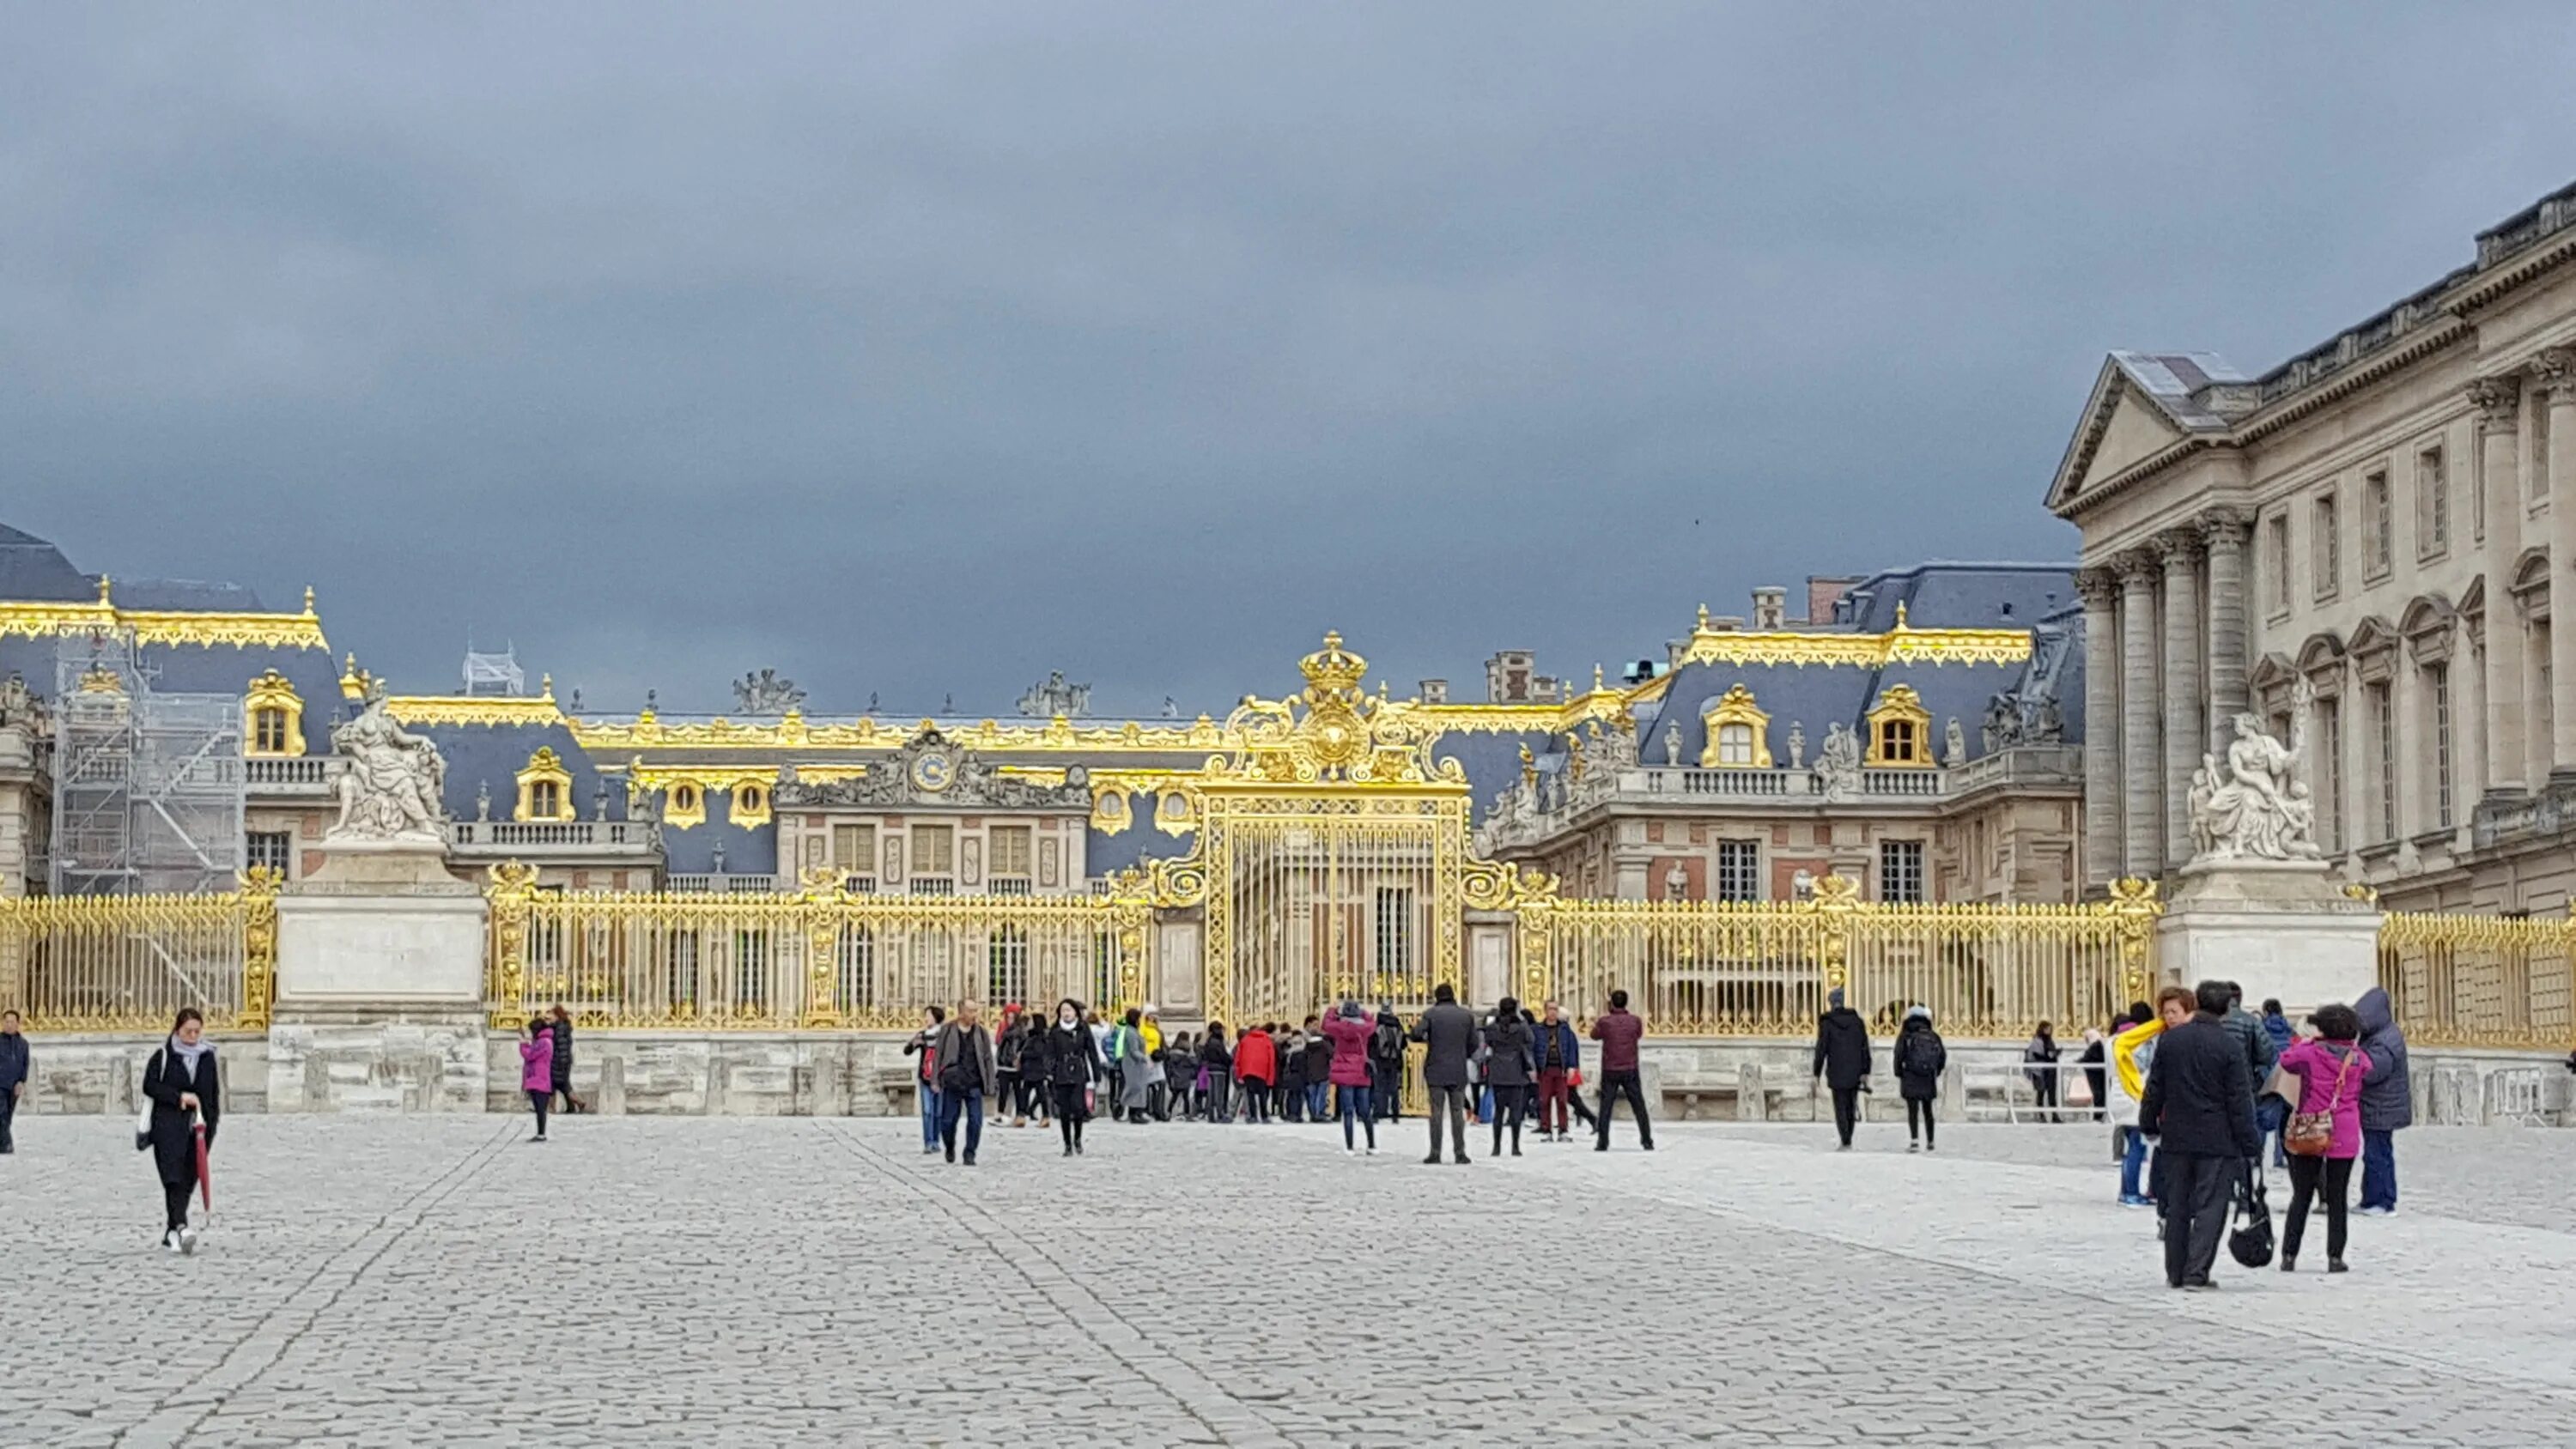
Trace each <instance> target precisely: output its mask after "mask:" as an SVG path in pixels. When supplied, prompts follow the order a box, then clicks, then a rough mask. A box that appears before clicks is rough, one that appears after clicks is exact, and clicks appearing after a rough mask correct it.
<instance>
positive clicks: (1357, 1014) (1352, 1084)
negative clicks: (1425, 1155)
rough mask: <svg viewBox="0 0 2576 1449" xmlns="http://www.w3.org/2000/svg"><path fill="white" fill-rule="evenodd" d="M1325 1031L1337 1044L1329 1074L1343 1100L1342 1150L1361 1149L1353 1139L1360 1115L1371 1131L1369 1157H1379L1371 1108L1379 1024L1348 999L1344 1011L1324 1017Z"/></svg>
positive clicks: (1348, 1152) (1375, 1126)
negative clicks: (1372, 1052)
mask: <svg viewBox="0 0 2576 1449" xmlns="http://www.w3.org/2000/svg"><path fill="white" fill-rule="evenodd" d="M1321 1030H1322V1031H1323V1034H1324V1039H1325V1040H1326V1041H1328V1042H1331V1043H1332V1046H1333V1063H1332V1067H1331V1070H1330V1073H1329V1075H1330V1076H1331V1078H1332V1083H1333V1095H1334V1097H1335V1098H1336V1099H1338V1101H1339V1103H1340V1108H1339V1110H1340V1112H1341V1116H1342V1152H1343V1153H1344V1154H1345V1155H1348V1154H1350V1153H1352V1152H1354V1151H1357V1150H1358V1149H1357V1148H1356V1147H1354V1146H1353V1145H1352V1141H1351V1138H1352V1133H1351V1119H1352V1118H1353V1117H1357V1118H1358V1119H1359V1124H1360V1126H1361V1127H1362V1128H1363V1129H1365V1130H1366V1131H1367V1133H1368V1150H1369V1156H1371V1157H1375V1156H1377V1113H1376V1112H1374V1111H1372V1110H1371V1109H1370V1100H1369V1099H1370V1078H1369V1042H1370V1041H1371V1040H1372V1039H1373V1038H1374V1037H1376V1035H1377V1026H1376V1024H1375V1023H1374V1022H1372V1021H1370V1020H1369V1015H1368V1013H1367V1012H1366V1011H1365V1010H1363V1009H1362V1008H1361V1006H1360V1004H1359V1003H1358V1002H1357V1001H1351V1000H1345V1001H1344V1002H1343V1003H1342V1007H1341V1010H1339V1011H1336V1012H1334V1013H1333V1014H1332V1015H1330V1016H1327V1017H1325V1018H1324V1022H1323V1026H1322V1028H1321Z"/></svg>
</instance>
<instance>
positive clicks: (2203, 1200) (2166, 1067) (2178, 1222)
mask: <svg viewBox="0 0 2576 1449" xmlns="http://www.w3.org/2000/svg"><path fill="white" fill-rule="evenodd" d="M2192 995H2193V1004H2194V1005H2195V1006H2196V1007H2197V1008H2198V1009H2197V1010H2196V1011H2194V1012H2193V1013H2192V1016H2191V1019H2190V1020H2188V1021H2186V1022H2184V1023H2183V1024H2182V1025H2180V1026H2177V1027H2174V1028H2172V1029H2171V1030H2169V1031H2167V1032H2165V1033H2164V1035H2163V1036H2162V1037H2161V1038H2159V1039H2158V1040H2157V1042H2156V1059H2155V1062H2154V1064H2153V1065H2151V1066H2150V1067H2148V1069H2147V1090H2146V1095H2145V1096H2144V1097H2142V1098H2141V1099H2139V1103H2138V1125H2139V1126H2140V1127H2141V1128H2142V1129H2144V1130H2145V1131H2147V1132H2148V1133H2150V1134H2153V1135H2154V1136H2155V1137H2156V1138H2157V1142H2156V1156H2157V1158H2158V1159H2160V1160H2161V1162H2162V1163H2163V1181H2162V1183H2161V1184H2160V1185H2159V1187H2158V1190H2157V1194H2156V1195H2157V1196H2158V1197H2159V1198H2161V1199H2163V1200H2164V1202H2165V1209H2164V1214H2165V1231H2164V1240H2165V1241H2164V1250H2165V1251H2164V1258H2165V1282H2166V1283H2167V1284H2169V1285H2170V1286H2172V1287H2175V1288H2185V1289H2203V1288H2209V1287H2212V1286H2214V1285H2212V1284H2211V1282H2210V1281H2209V1268H2210V1265H2211V1264H2212V1263H2213V1262H2215V1261H2217V1258H2218V1244H2219V1239H2220V1237H2221V1236H2222V1235H2223V1234H2224V1233H2225V1231H2226V1228H2227V1212H2228V1205H2229V1199H2230V1194H2231V1192H2232V1191H2233V1190H2234V1189H2235V1187H2236V1185H2237V1184H2238V1183H2239V1182H2240V1181H2242V1180H2243V1179H2244V1178H2245V1176H2246V1170H2247V1164H2248V1162H2250V1161H2251V1160H2252V1159H2253V1158H2254V1157H2255V1155H2256V1154H2257V1153H2259V1152H2261V1151H2262V1142H2261V1140H2260V1137H2259V1135H2258V1134H2257V1133H2256V1132H2255V1130H2254V1077H2253V1072H2252V1071H2251V1070H2250V1069H2249V1067H2248V1066H2247V1064H2246V1059H2245V1048H2244V1044H2243V1043H2242V1042H2241V1041H2240V1040H2238V1039H2237V1037H2236V1034H2235V1033H2233V1032H2231V1031H2229V1030H2228V1029H2227V1025H2226V1019H2227V1002H2228V992H2227V983H2226V982H2224V981H2204V982H2202V983H2200V986H2199V988H2198V989H2197V990H2196V991H2194V992H2193V993H2192Z"/></svg>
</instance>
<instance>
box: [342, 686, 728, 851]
mask: <svg viewBox="0 0 2576 1449" xmlns="http://www.w3.org/2000/svg"><path fill="white" fill-rule="evenodd" d="M335 693H336V691H335ZM406 728H408V729H409V730H410V731H411V732H412V733H413V734H416V735H422V736H426V737H427V738H428V739H429V741H430V742H431V743H432V744H435V745H437V746H438V753H439V754H440V755H441V756H442V757H443V758H445V760H446V761H447V795H446V800H445V802H444V803H445V804H446V806H447V813H448V815H449V816H450V817H451V818H453V819H457V820H472V819H474V818H475V791H476V787H477V786H480V785H487V784H488V785H489V786H490V787H491V790H492V818H493V819H495V820H507V819H509V818H510V812H511V810H512V809H513V808H514V807H516V806H517V805H518V803H519V772H520V771H521V770H523V769H526V768H527V765H528V757H529V756H530V755H533V754H535V753H536V752H537V751H538V750H540V749H544V748H548V747H551V748H552V749H553V750H554V752H555V754H556V755H557V756H558V757H559V758H561V759H562V761H563V766H564V772H565V773H566V774H568V775H570V776H572V807H573V812H574V813H575V814H577V815H579V816H580V817H581V818H582V819H584V820H588V819H589V818H590V815H591V808H592V797H593V796H594V794H595V793H596V791H597V790H598V787H599V779H600V776H599V770H598V768H597V767H596V766H595V765H593V764H592V763H591V758H590V756H589V754H587V753H586V752H584V751H583V749H582V747H581V746H580V745H578V744H576V743H574V742H573V737H572V731H571V730H569V729H567V728H565V727H564V726H563V725H560V724H504V725H479V724H474V725H451V724H434V725H410V726H406ZM718 808H720V802H716V801H710V802H709V804H708V810H709V814H708V817H707V818H708V820H709V822H710V823H712V822H713V821H714V820H715V819H716V815H715V812H716V811H717V809H718ZM608 818H609V819H611V820H623V819H625V818H626V787H625V785H624V784H623V783H622V782H618V781H611V782H610V784H609V786H608ZM700 828H702V829H703V828H705V827H700ZM695 833H696V832H695V831H665V832H663V834H664V836H665V838H666V839H676V838H678V837H680V836H684V835H690V834H695ZM680 868H681V867H679V866H676V865H675V866H673V867H672V869H674V870H677V869H680ZM725 868H726V869H728V870H751V869H753V867H751V866H748V865H739V864H736V863H735V862H734V861H733V860H731V859H728V860H727V861H726V862H725Z"/></svg>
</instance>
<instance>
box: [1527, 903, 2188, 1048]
mask: <svg viewBox="0 0 2576 1449" xmlns="http://www.w3.org/2000/svg"><path fill="white" fill-rule="evenodd" d="M2161 910H2162V907H2160V906H2159V905H2158V904H2157V902H2156V898H2155V888H2154V886H2153V884H2152V883H2150V882H2146V881H2124V882H2121V883H2120V885H2119V886H2118V887H2117V888H2116V889H2115V892H2114V894H2113V896H2112V897H2111V899H2110V900H2108V901H2106V902H2104V903H2102V904H2099V905H2082V906H2065V905H2037V906H2015V905H1958V906H1935V905H1888V904H1882V903H1877V902H1867V901H1863V900H1861V899H1860V896H1859V890H1858V887H1857V885H1856V884H1855V883H1854V882H1852V881H1851V880H1849V879H1846V878H1844V877H1841V876H1828V877H1826V878H1824V879H1823V880H1820V881H1818V882H1817V883H1816V888H1815V892H1814V895H1813V896H1812V897H1811V898H1810V899H1807V900H1803V901H1795V902H1767V901H1765V902H1722V901H1721V902H1694V901H1600V900H1572V901H1569V900H1546V901H1539V902H1534V903H1531V904H1527V905H1524V906H1523V907H1522V910H1521V920H1522V925H1521V941H1522V947H1523V952H1524V958H1525V959H1524V964H1523V983H1524V984H1523V990H1524V992H1525V993H1526V994H1527V995H1528V996H1530V997H1532V998H1541V997H1552V998H1553V999H1555V1000H1558V1001H1562V1002H1564V1003H1565V1005H1566V1007H1567V1009H1568V1010H1569V1011H1571V1012H1572V1013H1573V1014H1574V1015H1576V1016H1577V1017H1584V1018H1588V1017H1591V1016H1595V1015H1598V1014H1599V1013H1600V1012H1601V1011H1602V1010H1604V1009H1606V1007H1607V1004H1608V997H1609V993H1610V991H1611V990H1613V989H1624V990H1626V991H1627V992H1628V994H1629V999H1630V1004H1631V1007H1632V1008H1633V1009H1634V1010H1636V1011H1637V1012H1638V1013H1639V1014H1641V1015H1643V1016H1644V1017H1645V1018H1646V1019H1647V1020H1648V1021H1649V1022H1651V1023H1652V1024H1653V1029H1654V1030H1655V1031H1656V1032H1657V1033H1658V1034H1661V1035H1670V1036H1804V1035H1806V1034H1808V1033H1810V1032H1812V1031H1814V1030H1815V1023H1816V1016H1817V1014H1818V1013H1819V1012H1821V1011H1823V1010H1824V1007H1825V997H1826V993H1828V992H1829V991H1831V990H1833V989H1835V988H1837V987H1839V988H1841V989H1842V990H1843V993H1844V997H1845V1000H1846V1001H1847V1003H1848V1004H1849V1005H1850V1006H1852V1007H1853V1008H1854V1009H1855V1010H1857V1011H1859V1012H1860V1013H1861V1015H1862V1016H1864V1017H1866V1018H1868V1019H1869V1021H1870V1026H1871V1030H1872V1031H1873V1032H1876V1033H1879V1034H1882V1035H1883V1034H1888V1033H1892V1032H1894V1031H1895V1030H1896V1028H1897V1025H1898V1024H1899V1023H1900V1022H1901V1021H1902V1020H1903V1018H1904V1015H1905V1012H1906V1010H1907V1008H1909V1007H1911V1006H1915V1005H1922V1006H1925V1007H1928V1008H1930V1009H1931V1012H1932V1017H1933V1020H1934V1021H1935V1022H1936V1023H1937V1024H1938V1025H1939V1026H1940V1028H1941V1031H1942V1033H1943V1035H1945V1036H1952V1037H1959V1038H1964V1039H1985V1040H1992V1039H1998V1038H2015V1037H2024V1038H2026V1037H2028V1036H2030V1035H2031V1033H2032V1032H2033V1031H2035V1030H2036V1029H2037V1028H2038V1025H2039V1023H2041V1022H2043V1021H2048V1022H2056V1023H2064V1024H2068V1025H2072V1024H2075V1023H2081V1022H2092V1021H2101V1020H2105V1019H2107V1018H2108V1017H2109V1016H2110V1015H2111V1013H2112V1012H2113V1011H2115V1010H2117V1009H2118V1008H2119V1007H2120V1006H2121V1005H2122V1004H2124V1003H2126V1002H2129V1001H2132V1000H2136V999H2138V998H2140V997H2143V996H2145V995H2146V994H2147V988H2148V983H2149V982H2150V981H2151V980H2153V959H2152V958H2153V950H2154V932H2155V920H2156V917H2157V915H2158V914H2159V913H2160V912H2161Z"/></svg>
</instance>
